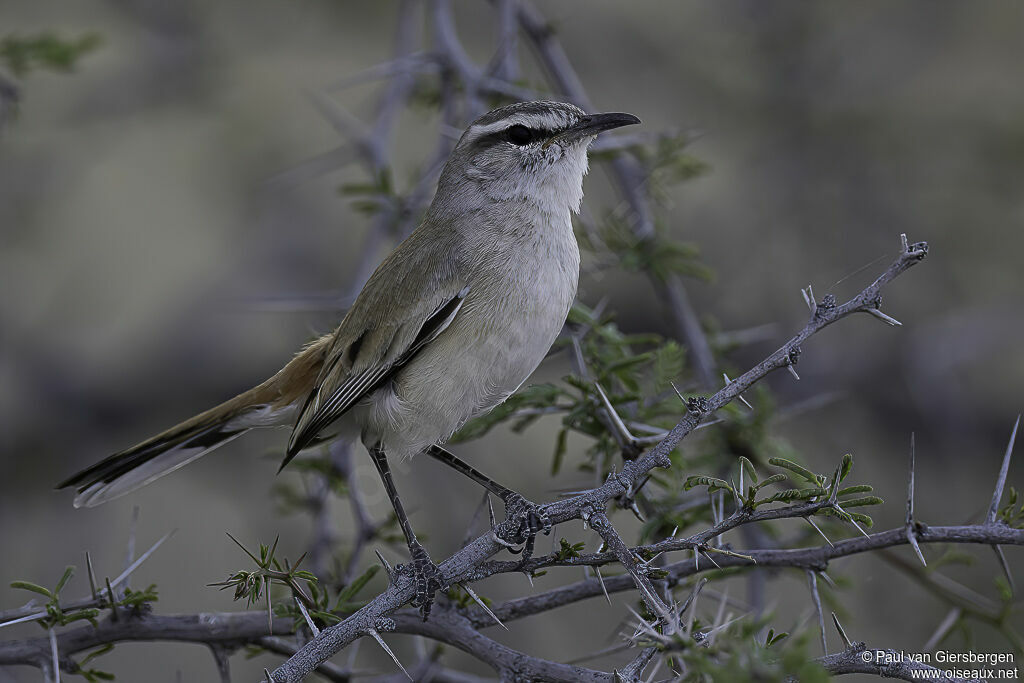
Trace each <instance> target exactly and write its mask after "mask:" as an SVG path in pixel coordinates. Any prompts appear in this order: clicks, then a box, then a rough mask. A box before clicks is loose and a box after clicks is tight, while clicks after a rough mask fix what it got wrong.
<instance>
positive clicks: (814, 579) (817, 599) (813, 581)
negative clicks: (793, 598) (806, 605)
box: [807, 569, 828, 655]
mask: <svg viewBox="0 0 1024 683" xmlns="http://www.w3.org/2000/svg"><path fill="white" fill-rule="evenodd" d="M807 583H808V584H809V585H810V587H811V598H812V599H813V600H814V609H815V610H817V612H818V626H820V627H821V649H822V650H824V653H825V654H826V655H827V654H828V642H827V641H826V639H825V615H824V613H822V611H821V596H820V595H818V575H817V574H815V573H814V572H813V571H811V570H810V569H808V570H807Z"/></svg>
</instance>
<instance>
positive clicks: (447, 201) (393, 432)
mask: <svg viewBox="0 0 1024 683" xmlns="http://www.w3.org/2000/svg"><path fill="white" fill-rule="evenodd" d="M639 122H640V120H639V119H638V118H637V117H635V116H633V115H632V114H586V113H585V112H584V111H583V110H581V109H580V108H578V107H576V106H574V105H572V104H568V103H565V102H520V103H517V104H511V105H508V106H504V107H501V108H499V109H495V110H494V111H491V112H489V113H487V114H484V115H483V116H481V117H480V118H478V119H477V120H476V121H474V122H473V123H472V124H471V125H470V126H469V128H468V129H467V130H466V131H465V132H464V133H463V134H462V137H461V138H459V141H458V143H457V144H456V145H455V147H454V149H453V150H452V152H451V154H450V156H449V158H448V161H447V163H446V164H445V166H444V169H443V170H442V172H441V177H440V180H439V182H438V186H437V193H436V194H435V196H434V199H433V202H432V203H431V205H430V208H429V209H428V210H427V212H426V214H425V216H424V218H423V221H422V223H421V224H420V225H419V227H417V229H416V230H415V231H414V232H413V233H412V234H411V235H410V236H409V237H408V238H407V239H406V240H405V241H403V242H402V243H401V244H400V245H398V247H397V248H396V249H395V250H394V251H393V252H392V253H391V254H390V255H389V256H388V257H387V258H386V259H384V261H383V262H382V263H381V264H380V266H379V267H378V268H377V270H376V271H375V272H374V273H373V275H372V276H371V277H370V279H369V280H368V281H367V282H366V285H365V286H364V287H363V289H362V291H361V292H360V293H359V296H358V297H357V298H356V300H355V303H354V304H353V305H352V308H351V309H350V310H349V311H348V313H347V314H346V315H345V317H344V319H343V320H342V321H341V324H340V325H339V326H338V328H337V329H336V330H335V331H334V332H332V333H330V334H327V335H325V336H323V337H320V338H319V339H316V340H315V341H313V342H311V343H310V344H308V345H307V346H306V347H305V348H303V349H302V350H301V351H300V352H299V353H298V354H297V355H296V356H295V357H294V358H293V359H292V360H291V361H290V362H289V363H288V364H287V365H285V366H284V368H282V369H281V370H280V371H279V372H278V373H277V374H275V375H274V376H273V377H271V378H270V379H268V380H266V381H265V382H263V383H262V384H260V385H258V386H256V387H254V388H252V389H250V390H249V391H246V392H244V393H242V394H240V395H238V396H236V397H234V398H232V399H230V400H229V401H226V402H225V403H222V404H221V405H219V406H217V407H215V408H211V409H210V410H207V411H206V412H204V413H200V414H199V415H196V416H195V417H193V418H191V419H189V420H186V421H185V422H182V423H181V424H179V425H176V426H174V427H171V428H170V429H168V430H167V431H165V432H163V433H162V434H158V435H156V436H154V437H153V438H151V439H148V440H146V441H143V442H142V443H140V444H138V445H136V446H133V447H132V448H129V449H128V450H125V451H122V452H120V453H116V454H114V455H112V456H110V457H108V458H107V459H105V460H103V461H101V462H99V463H97V464H95V465H93V466H91V467H89V468H87V469H85V470H82V471H81V472H79V473H77V474H75V475H73V476H72V477H70V478H69V479H67V480H66V481H64V482H62V483H61V484H59V485H58V488H65V487H72V486H73V487H76V488H77V489H78V495H77V496H76V497H75V506H76V507H78V506H87V507H88V506H93V505H98V504H99V503H103V502H105V501H108V500H111V499H112V498H116V497H118V496H121V495H123V494H125V493H128V492H129V491H132V490H134V489H136V488H138V487H140V486H143V485H145V484H148V483H149V482H151V481H153V480H154V479H156V478H158V477H161V476H163V475H165V474H167V473H168V472H172V471H174V470H176V469H178V468H179V467H182V466H184V465H186V464H188V463H190V462H192V461H193V460H195V459H196V458H199V457H201V456H203V455H205V454H206V453H209V452H210V451H212V450H213V449H215V448H217V447H218V446H221V445H222V444H224V443H227V442H228V441H230V440H232V439H234V438H235V437H237V436H240V435H241V434H243V433H244V432H246V431H248V430H249V429H253V428H256V427H270V426H281V425H294V427H293V431H292V434H291V439H290V440H289V442H288V448H287V455H286V456H285V458H284V462H283V463H282V465H281V467H282V468H283V467H284V466H285V465H287V464H288V462H289V461H290V460H291V459H292V458H293V457H295V455H296V454H297V453H298V452H299V451H301V450H302V449H303V448H305V447H306V446H308V445H310V444H311V443H313V441H314V440H315V439H322V438H324V437H326V436H330V435H337V436H339V437H343V438H344V437H347V438H350V439H360V440H361V441H362V442H363V444H364V445H365V446H366V448H367V450H368V451H369V453H370V456H371V457H372V459H373V462H374V464H375V465H376V467H377V470H378V472H379V473H380V477H381V480H382V482H383V484H384V488H385V489H386V491H387V494H388V497H389V498H390V500H391V503H392V505H393V506H394V508H395V513H396V515H397V519H398V522H399V524H400V526H401V528H402V531H403V533H404V534H405V538H406V540H407V542H408V545H409V551H410V553H411V555H412V560H413V562H412V564H411V567H412V572H413V575H414V577H415V580H416V585H417V594H416V599H415V602H414V604H417V605H419V606H420V608H421V610H422V612H423V614H424V618H426V616H427V614H429V611H430V605H431V602H432V600H433V595H434V593H435V591H436V590H440V589H442V588H444V587H445V586H444V579H443V577H442V575H441V573H440V571H439V570H438V568H437V566H436V565H435V564H434V563H433V562H432V561H431V559H430V556H429V555H428V553H427V551H426V550H425V549H424V548H423V546H422V545H421V544H420V543H419V542H418V541H417V540H416V534H415V533H414V532H413V529H412V526H411V525H410V524H409V519H408V517H407V516H406V514H405V511H404V509H403V507H402V502H401V500H400V498H399V496H398V492H397V490H396V488H395V484H394V482H393V480H392V477H391V471H390V468H389V466H388V456H391V457H393V458H407V457H411V456H414V455H417V454H419V453H427V454H428V455H431V456H433V457H435V458H437V459H438V460H441V461H442V462H445V463H446V464H448V465H450V466H452V467H454V468H455V469H457V470H458V471H460V472H462V473H463V474H465V475H466V476H469V477H470V478H472V479H474V480H475V481H477V482H479V483H480V484H481V485H483V486H484V487H486V488H487V489H488V490H490V491H491V492H493V493H494V494H496V495H497V496H499V497H500V498H501V499H502V500H503V501H504V503H505V508H506V517H507V520H506V523H505V524H504V525H499V526H501V527H502V528H503V531H501V532H500V533H496V535H495V537H496V538H498V539H499V540H500V541H501V542H503V543H505V544H507V545H509V546H513V545H518V544H520V543H524V542H527V541H528V540H532V538H533V536H535V535H536V534H537V533H538V532H539V531H540V530H542V529H544V530H546V529H547V528H549V527H550V525H549V523H548V522H547V518H546V516H545V515H544V512H543V510H542V509H541V508H539V507H538V506H537V505H535V504H533V503H531V502H529V501H527V500H525V499H524V498H523V497H522V496H520V495H518V494H517V493H515V492H514V491H511V490H510V489H507V488H505V487H503V486H501V485H500V484H498V483H496V482H494V481H493V480H491V479H489V478H488V477H486V476H485V475H483V474H482V473H480V472H479V471H477V470H476V469H474V468H473V467H471V466H470V465H468V464H466V463H465V462H463V461H461V460H459V459H458V458H456V457H455V456H454V455H452V454H451V453H449V452H448V451H446V450H444V449H443V448H441V446H440V444H441V443H443V442H444V441H446V440H447V439H448V438H449V437H450V436H451V435H452V433H454V432H455V430H457V429H458V428H459V427H460V426H461V425H463V424H464V423H465V422H466V421H467V420H469V419H470V418H472V417H475V416H477V415H480V414H482V413H485V412H486V411H488V410H490V409H492V408H494V407H495V406H496V405H498V404H500V403H501V402H503V401H504V400H505V399H507V398H508V397H509V396H510V395H511V394H512V393H513V392H514V391H515V390H516V389H517V388H519V386H520V385H521V384H522V383H523V382H524V381H525V380H526V379H527V378H528V377H529V376H530V374H531V373H532V372H533V371H534V369H536V367H537V365H538V364H539V363H540V362H541V360H542V359H543V358H544V356H545V355H546V354H547V352H548V350H549V348H550V347H551V344H552V343H553V342H554V340H555V337H556V336H557V335H558V333H559V331H560V330H561V328H562V325H563V324H564V323H565V319H566V316H567V314H568V312H569V308H570V306H571V305H572V302H573V299H574V297H575V296H576V285H577V280H578V277H579V263H580V255H579V249H578V248H577V245H576V238H575V236H574V235H573V230H572V222H571V214H572V213H574V212H578V211H579V208H580V202H581V201H582V199H583V176H584V175H585V174H586V172H587V148H588V146H589V145H590V143H591V142H592V141H593V140H594V138H595V137H596V136H597V134H598V133H600V132H602V131H606V130H609V129H612V128H618V127H620V126H626V125H630V124H635V123H639Z"/></svg>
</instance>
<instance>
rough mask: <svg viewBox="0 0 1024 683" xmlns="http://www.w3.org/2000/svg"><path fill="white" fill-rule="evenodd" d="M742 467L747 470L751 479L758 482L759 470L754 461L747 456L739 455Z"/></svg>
mask: <svg viewBox="0 0 1024 683" xmlns="http://www.w3.org/2000/svg"><path fill="white" fill-rule="evenodd" d="M739 461H740V467H742V468H743V469H744V471H746V473H747V476H749V477H750V481H752V482H754V483H755V484H756V483H757V470H756V469H754V463H752V462H750V460H748V459H747V458H746V457H745V456H742V455H741V456H740V457H739Z"/></svg>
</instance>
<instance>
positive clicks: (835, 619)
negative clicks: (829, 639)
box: [832, 612, 853, 649]
mask: <svg viewBox="0 0 1024 683" xmlns="http://www.w3.org/2000/svg"><path fill="white" fill-rule="evenodd" d="M832 623H833V624H835V625H836V630H837V631H839V637H840V638H842V639H843V643H845V644H846V649H850V648H851V647H853V643H852V642H850V638H849V637H848V636H847V635H846V631H844V630H843V625H842V624H840V623H839V617H837V616H836V613H835V612H833V613H832Z"/></svg>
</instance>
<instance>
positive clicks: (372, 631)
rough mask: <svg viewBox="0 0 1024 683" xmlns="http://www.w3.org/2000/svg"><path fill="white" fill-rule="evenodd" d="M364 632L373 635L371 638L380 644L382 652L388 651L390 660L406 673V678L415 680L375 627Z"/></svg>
mask: <svg viewBox="0 0 1024 683" xmlns="http://www.w3.org/2000/svg"><path fill="white" fill-rule="evenodd" d="M366 633H367V634H368V635H370V636H372V637H373V639H374V640H376V641H377V644H378V645H380V646H381V647H382V648H384V652H387V653H388V655H390V656H391V660H392V661H393V662H394V663H395V664H397V665H398V668H399V669H401V670H402V673H404V674H405V675H406V677H407V678H408V679H409V680H410V681H412V680H415V679H413V677H412V676H410V675H409V672H408V671H406V670H405V667H404V666H402V663H401V662H400V661H398V657H396V656H395V653H394V652H392V651H391V648H390V647H388V644H387V643H385V642H384V639H383V638H381V637H380V634H379V633H377V629H373V628H371V629H370V630H369V631H367V632H366Z"/></svg>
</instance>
